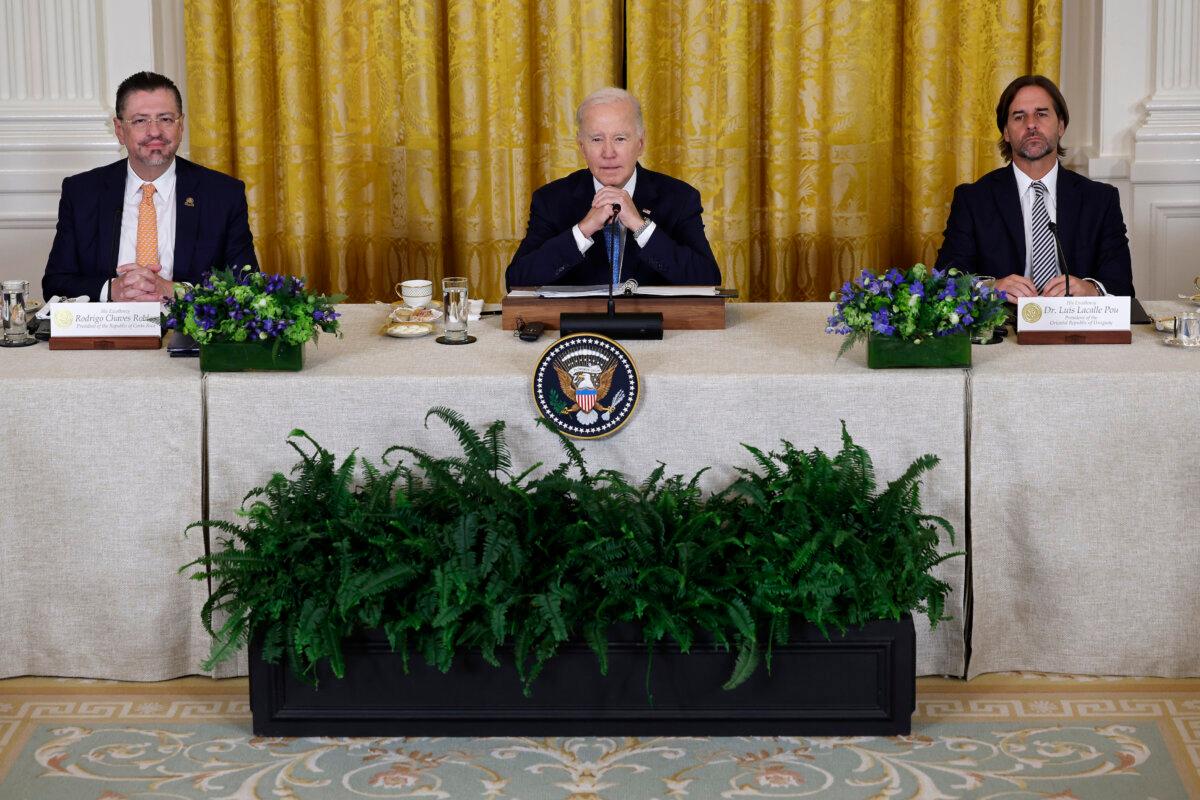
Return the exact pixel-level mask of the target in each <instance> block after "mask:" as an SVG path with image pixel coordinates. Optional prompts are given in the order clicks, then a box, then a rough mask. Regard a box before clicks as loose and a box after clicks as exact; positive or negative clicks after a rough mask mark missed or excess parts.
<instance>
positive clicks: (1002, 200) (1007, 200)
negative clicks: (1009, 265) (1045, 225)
mask: <svg viewBox="0 0 1200 800" xmlns="http://www.w3.org/2000/svg"><path fill="white" fill-rule="evenodd" d="M998 172H999V173H1000V174H998V175H996V179H995V180H994V181H992V198H993V200H994V201H995V203H996V208H997V209H998V210H999V212H1000V218H1001V219H1002V220H1004V228H1005V230H1007V231H1008V237H1009V239H1011V240H1012V245H1013V248H1014V249H1015V250H1016V251H1017V264H1018V265H1019V266H1018V269H1017V271H1018V272H1020V271H1022V270H1023V269H1024V264H1025V223H1024V222H1023V221H1022V220H1021V195H1020V194H1018V193H1017V177H1016V176H1015V175H1013V168H1012V166H1011V165H1009V166H1007V167H1003V168H1001V169H1000V170H998Z"/></svg>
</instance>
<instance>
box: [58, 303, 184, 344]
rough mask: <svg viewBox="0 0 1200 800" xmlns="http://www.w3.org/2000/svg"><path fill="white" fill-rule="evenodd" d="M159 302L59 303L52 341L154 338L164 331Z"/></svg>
mask: <svg viewBox="0 0 1200 800" xmlns="http://www.w3.org/2000/svg"><path fill="white" fill-rule="evenodd" d="M161 313H162V308H161V306H160V305H159V304H158V303H55V304H54V307H53V308H52V309H51V311H50V336H51V338H78V337H87V336H92V337H95V336H100V337H104V338H112V337H117V336H154V337H158V336H159V335H160V334H161V332H162V329H161V327H160V322H159V320H160V319H161Z"/></svg>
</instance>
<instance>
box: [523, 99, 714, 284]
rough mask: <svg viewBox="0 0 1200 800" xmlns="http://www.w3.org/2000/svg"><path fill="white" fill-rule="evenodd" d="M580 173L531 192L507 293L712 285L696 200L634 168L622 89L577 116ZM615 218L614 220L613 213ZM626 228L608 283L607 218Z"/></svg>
mask: <svg viewBox="0 0 1200 800" xmlns="http://www.w3.org/2000/svg"><path fill="white" fill-rule="evenodd" d="M575 123H576V126H577V129H578V136H577V139H578V142H579V149H580V151H581V152H582V153H583V158H584V160H585V161H586V162H587V169H582V170H579V171H578V172H574V173H572V174H570V175H568V176H567V177H565V178H560V179H559V180H556V181H552V182H551V183H548V184H546V185H545V186H543V187H542V188H540V189H538V190H537V191H536V192H534V193H533V201H532V202H531V203H530V206H529V227H528V230H527V231H526V233H525V239H524V241H522V242H521V246H520V247H519V248H517V252H516V255H514V256H513V260H512V263H510V264H509V265H508V270H507V271H506V272H505V275H504V280H505V283H506V284H507V285H508V286H509V287H512V286H543V285H546V284H560V285H564V284H565V285H571V286H594V285H596V284H605V283H607V282H609V281H613V282H614V283H615V282H618V281H625V280H628V279H630V278H633V279H634V280H636V281H637V282H638V283H639V284H644V285H664V284H677V285H702V286H715V285H717V284H719V283H720V282H721V270H720V269H719V268H718V267H717V260H716V258H714V257H713V253H712V248H711V247H709V244H708V239H707V238H705V236H704V222H703V221H702V220H701V218H700V214H701V212H702V210H703V209H702V208H701V206H700V193H699V192H697V191H696V190H695V189H693V188H692V187H691V186H689V185H688V184H686V183H684V182H683V181H681V180H677V179H675V178H672V177H669V176H667V175H663V174H661V173H658V172H652V171H650V170H648V169H645V168H644V167H642V166H640V165H639V164H638V163H637V159H638V156H640V155H641V154H642V149H643V148H644V146H645V126H644V124H643V122H642V109H641V105H640V104H639V103H638V101H637V99H636V98H634V97H633V95H631V94H629V93H628V92H626V91H625V90H623V89H613V88H609V89H601V90H599V91H597V92H593V93H592V94H591V95H589V96H588V97H587V98H586V99H585V100H584V101H583V103H581V104H580V106H579V110H578V112H576V114H575ZM615 206H620V211H619V212H616V213H615V214H614V207H615ZM614 216H615V217H616V219H617V220H618V221H619V222H620V224H621V227H622V228H623V229H624V232H623V234H619V235H624V237H625V259H624V264H623V267H622V269H621V271H620V274H619V275H617V274H615V272H616V270H615V269H614V267H613V265H612V263H611V261H610V258H611V256H612V254H613V251H614V250H615V248H614V247H613V246H612V242H611V241H609V239H610V237H611V234H609V233H608V231H609V230H611V228H606V223H608V222H609V221H610V220H611V219H612V218H613V217H614Z"/></svg>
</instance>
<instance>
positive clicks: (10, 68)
mask: <svg viewBox="0 0 1200 800" xmlns="http://www.w3.org/2000/svg"><path fill="white" fill-rule="evenodd" d="M183 52H184V50H183V0H0V67H2V68H3V72H0V278H26V279H28V280H29V281H31V282H32V284H33V286H34V287H38V286H39V282H40V280H41V275H42V271H43V269H44V268H45V263H46V254H47V253H48V252H49V249H50V242H51V240H52V238H53V236H54V223H55V220H56V218H57V207H58V194H59V187H60V185H61V183H62V179H63V178H64V177H66V176H67V175H71V174H73V173H76V172H80V171H83V170H85V169H89V168H91V167H94V166H99V165H100V164H104V163H107V162H109V161H112V160H114V159H116V158H119V157H120V156H121V152H120V149H119V148H118V146H117V143H116V139H115V138H114V136H113V133H112V123H111V117H112V113H113V108H112V104H113V99H114V95H115V94H116V88H117V84H118V83H120V81H121V80H122V79H123V78H125V77H126V76H128V75H129V74H131V73H133V72H136V71H138V70H142V69H153V70H155V71H157V72H161V73H163V74H165V75H169V76H170V77H172V78H173V79H174V80H175V81H176V83H178V84H179V86H180V89H181V90H182V91H183V93H184V108H185V110H186V108H187V87H186V86H185V85H184V60H183ZM1061 84H1062V88H1063V93H1064V94H1065V95H1066V98H1067V103H1068V105H1069V107H1070V108H1071V112H1072V113H1071V124H1070V127H1069V129H1068V132H1067V138H1066V140H1065V144H1066V145H1067V147H1068V148H1069V150H1070V155H1069V157H1068V165H1069V166H1071V167H1072V168H1074V169H1078V170H1079V171H1081V172H1083V173H1085V174H1088V175H1090V176H1091V177H1093V178H1095V179H1096V180H1103V181H1106V182H1108V183H1112V184H1113V185H1115V186H1116V187H1117V188H1118V189H1120V191H1121V204H1122V208H1123V210H1124V212H1125V222H1126V224H1127V225H1128V227H1129V238H1130V246H1131V249H1132V253H1133V268H1134V281H1135V283H1136V285H1137V286H1138V293H1139V294H1140V295H1141V296H1142V297H1148V298H1158V297H1173V296H1174V295H1175V294H1177V293H1179V292H1182V291H1186V290H1188V288H1189V287H1190V286H1191V282H1192V278H1193V277H1195V276H1196V275H1200V0H1063V63H1062V80H1061ZM181 152H182V153H183V154H185V155H186V154H187V139H186V138H185V139H184V142H183V146H182V147H181ZM37 293H38V290H36V289H35V292H34V294H37Z"/></svg>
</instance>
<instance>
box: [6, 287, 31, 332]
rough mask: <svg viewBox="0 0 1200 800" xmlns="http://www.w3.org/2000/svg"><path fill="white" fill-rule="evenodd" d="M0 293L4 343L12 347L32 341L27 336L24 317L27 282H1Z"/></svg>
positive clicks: (26, 322)
mask: <svg viewBox="0 0 1200 800" xmlns="http://www.w3.org/2000/svg"><path fill="white" fill-rule="evenodd" d="M0 293H2V294H0V298H2V303H0V322H2V323H3V326H4V343H5V344H8V345H14V344H28V343H29V342H31V341H33V337H32V336H31V335H30V334H29V320H28V318H27V317H26V315H25V296H26V295H27V294H28V293H29V281H19V280H11V281H2V282H0Z"/></svg>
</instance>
